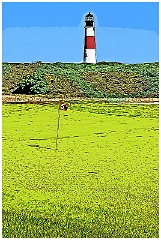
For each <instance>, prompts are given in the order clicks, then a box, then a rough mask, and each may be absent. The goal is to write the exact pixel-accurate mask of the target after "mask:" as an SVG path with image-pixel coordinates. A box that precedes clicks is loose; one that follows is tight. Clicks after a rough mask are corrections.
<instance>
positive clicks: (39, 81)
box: [13, 72, 48, 94]
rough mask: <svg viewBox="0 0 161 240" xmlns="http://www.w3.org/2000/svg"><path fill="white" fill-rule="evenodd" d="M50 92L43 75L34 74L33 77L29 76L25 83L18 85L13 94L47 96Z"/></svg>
mask: <svg viewBox="0 0 161 240" xmlns="http://www.w3.org/2000/svg"><path fill="white" fill-rule="evenodd" d="M47 91H48V85H47V83H46V81H45V79H44V77H43V76H42V75H38V74H36V72H35V73H34V75H33V76H31V75H28V76H26V77H25V78H24V81H23V82H22V83H20V84H19V85H18V88H17V89H16V90H15V91H14V92H13V93H17V94H45V93H47Z"/></svg>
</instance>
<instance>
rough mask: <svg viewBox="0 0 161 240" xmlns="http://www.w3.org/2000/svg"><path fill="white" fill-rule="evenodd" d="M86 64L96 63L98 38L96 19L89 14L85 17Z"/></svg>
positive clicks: (84, 59)
mask: <svg viewBox="0 0 161 240" xmlns="http://www.w3.org/2000/svg"><path fill="white" fill-rule="evenodd" d="M84 28H85V36H84V56H83V62H84V63H96V38H95V26H94V17H93V15H92V14H91V13H90V12H89V13H88V14H87V15H86V17H85V27H84Z"/></svg>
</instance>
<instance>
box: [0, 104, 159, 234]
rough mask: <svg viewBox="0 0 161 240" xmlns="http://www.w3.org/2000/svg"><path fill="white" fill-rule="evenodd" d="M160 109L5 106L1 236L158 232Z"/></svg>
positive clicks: (3, 106)
mask: <svg viewBox="0 0 161 240" xmlns="http://www.w3.org/2000/svg"><path fill="white" fill-rule="evenodd" d="M158 108H159V107H158V105H148V104H147V105H135V104H106V103H89V102H78V103H77V104H76V103H75V104H73V103H72V104H71V105H70V106H69V109H68V111H66V112H65V111H61V118H60V129H59V146H58V147H59V149H58V150H55V135H56V126H57V105H55V104H42V105H36V104H3V105H2V110H3V113H2V114H3V115H2V117H3V119H2V124H3V125H2V130H3V141H2V144H3V146H2V147H3V149H2V154H3V162H2V170H3V172H2V188H3V199H2V204H3V213H2V217H3V229H2V233H3V237H4V238H58V237H59V238H158V237H159V229H158V228H159V220H158V218H159V212H158V204H159V200H158V188H159V186H158V185H159V182H158V174H159V170H158V165H159V160H158V150H159V147H158V125H159V123H158Z"/></svg>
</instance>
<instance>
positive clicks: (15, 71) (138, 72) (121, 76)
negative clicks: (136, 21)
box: [2, 62, 159, 98]
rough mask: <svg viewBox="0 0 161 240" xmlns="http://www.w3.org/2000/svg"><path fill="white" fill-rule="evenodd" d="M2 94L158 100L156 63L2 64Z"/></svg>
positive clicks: (157, 65) (157, 69)
mask: <svg viewBox="0 0 161 240" xmlns="http://www.w3.org/2000/svg"><path fill="white" fill-rule="evenodd" d="M2 93H3V94H9V95H12V94H37V93H41V94H43V95H49V96H50V97H51V96H52V97H54V98H71V97H88V98H102V97H107V98H108V97H143V98H144V97H159V63H158V62H155V63H143V64H123V63H117V62H99V63H97V64H82V63H81V64H75V63H60V62H57V63H42V62H35V63H2Z"/></svg>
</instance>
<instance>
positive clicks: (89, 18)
mask: <svg viewBox="0 0 161 240" xmlns="http://www.w3.org/2000/svg"><path fill="white" fill-rule="evenodd" d="M85 23H86V26H87V27H93V23H94V17H93V15H92V14H91V13H90V12H89V13H88V14H87V15H86V17H85Z"/></svg>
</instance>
